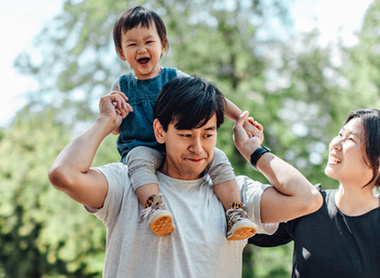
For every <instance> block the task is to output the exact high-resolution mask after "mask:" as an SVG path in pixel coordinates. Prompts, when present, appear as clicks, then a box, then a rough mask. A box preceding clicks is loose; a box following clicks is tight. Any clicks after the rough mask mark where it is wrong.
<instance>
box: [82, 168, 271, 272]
mask: <svg viewBox="0 0 380 278" xmlns="http://www.w3.org/2000/svg"><path fill="white" fill-rule="evenodd" d="M98 169H99V170H100V171H101V172H102V173H103V174H104V175H105V177H106V178H107V181H108V194H107V197H106V199H105V202H104V206H103V207H102V208H101V209H92V208H86V209H87V210H88V211H89V212H90V213H94V214H95V215H96V216H97V217H98V218H99V219H101V220H102V221H103V223H104V225H105V226H106V228H107V244H106V245H107V246H106V262H105V268H104V272H103V277H110V278H111V277H112V278H115V277H133V278H135V277H241V275H242V251H243V248H244V247H245V246H246V244H247V240H241V241H228V240H227V239H226V235H225V233H226V225H227V223H226V218H225V211H224V208H223V206H222V204H221V203H220V201H219V200H218V198H217V197H216V195H215V194H214V191H213V188H212V185H211V180H210V178H209V176H208V175H205V176H204V177H202V178H199V179H196V180H178V179H174V178H171V177H169V176H166V175H164V174H162V173H161V172H157V177H158V180H159V184H160V192H162V193H163V195H164V201H165V205H166V207H167V209H168V210H169V211H170V212H171V213H172V214H173V218H174V223H175V225H176V229H175V230H174V231H173V232H172V233H171V234H169V235H166V236H164V237H158V236H157V235H155V234H154V233H153V232H152V231H151V230H149V228H148V227H147V225H146V222H144V223H142V224H139V217H140V214H141V210H142V209H143V208H142V205H141V204H140V202H139V201H138V199H137V197H136V195H135V193H134V191H133V189H132V187H131V185H130V180H129V176H128V169H127V166H126V165H124V164H122V163H112V164H108V165H105V166H102V167H99V168H98ZM237 181H238V185H239V188H240V190H241V196H242V201H243V202H244V205H245V206H246V209H247V212H248V216H249V218H250V219H251V220H252V221H253V222H255V223H256V224H257V225H258V227H259V228H258V232H259V233H268V234H272V233H274V231H276V229H277V227H278V225H277V224H262V223H261V220H260V200H261V195H262V192H263V190H265V188H266V187H267V186H265V185H263V184H261V183H259V182H255V181H253V180H251V179H249V178H247V177H238V178H237Z"/></svg>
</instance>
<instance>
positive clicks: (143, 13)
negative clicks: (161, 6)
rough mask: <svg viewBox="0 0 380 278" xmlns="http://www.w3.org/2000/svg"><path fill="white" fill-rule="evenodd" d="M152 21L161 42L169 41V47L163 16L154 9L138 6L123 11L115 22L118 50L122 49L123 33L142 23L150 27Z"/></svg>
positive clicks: (114, 28)
mask: <svg viewBox="0 0 380 278" xmlns="http://www.w3.org/2000/svg"><path fill="white" fill-rule="evenodd" d="M152 23H154V24H155V25H156V28H157V33H158V36H159V37H160V40H161V44H162V45H164V44H165V43H167V46H166V48H167V49H169V42H168V39H167V35H166V27H165V24H164V22H163V21H162V19H161V17H160V16H159V15H158V14H157V13H156V12H154V11H152V10H149V9H146V8H144V7H141V6H137V7H134V8H132V9H129V10H126V11H124V12H123V13H121V14H120V15H119V17H118V18H117V20H116V22H115V25H114V27H113V41H114V43H115V48H116V52H117V50H118V49H121V35H122V34H123V33H125V32H127V31H128V30H130V29H132V28H135V27H137V26H139V25H140V24H141V26H142V27H146V28H149V27H150V26H151V24H152Z"/></svg>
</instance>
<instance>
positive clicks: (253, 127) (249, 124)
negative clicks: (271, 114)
mask: <svg viewBox="0 0 380 278" xmlns="http://www.w3.org/2000/svg"><path fill="white" fill-rule="evenodd" d="M243 128H244V129H245V131H246V132H247V134H248V137H249V138H252V140H254V141H256V142H257V144H258V145H261V144H262V143H263V141H264V133H263V126H262V125H261V124H259V123H258V122H256V121H255V120H254V119H253V118H252V117H248V118H247V119H246V120H245V121H244V123H243Z"/></svg>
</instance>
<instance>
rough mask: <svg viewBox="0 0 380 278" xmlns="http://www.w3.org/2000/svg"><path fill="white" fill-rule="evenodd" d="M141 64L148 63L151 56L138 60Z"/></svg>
mask: <svg viewBox="0 0 380 278" xmlns="http://www.w3.org/2000/svg"><path fill="white" fill-rule="evenodd" d="M137 61H138V62H139V63H140V64H143V65H144V64H146V63H148V62H149V58H141V59H138V60H137Z"/></svg>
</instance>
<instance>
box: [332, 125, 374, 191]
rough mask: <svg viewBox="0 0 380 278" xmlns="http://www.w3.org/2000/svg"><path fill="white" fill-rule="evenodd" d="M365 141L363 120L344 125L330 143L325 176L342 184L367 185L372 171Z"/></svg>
mask: <svg viewBox="0 0 380 278" xmlns="http://www.w3.org/2000/svg"><path fill="white" fill-rule="evenodd" d="M364 140H365V139H364V128H363V122H362V119H360V118H354V119H352V120H350V121H349V122H348V123H347V124H346V125H344V126H343V127H342V128H341V130H340V131H339V134H338V136H336V137H335V138H333V140H332V141H331V143H330V147H329V159H328V162H327V166H326V168H325V174H326V175H327V176H329V177H330V178H333V179H336V180H338V181H339V182H340V183H341V184H353V185H359V186H363V185H365V184H366V183H367V182H368V181H369V180H370V179H371V177H372V169H371V168H370V167H369V166H368V165H367V163H366V154H365V149H364Z"/></svg>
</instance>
